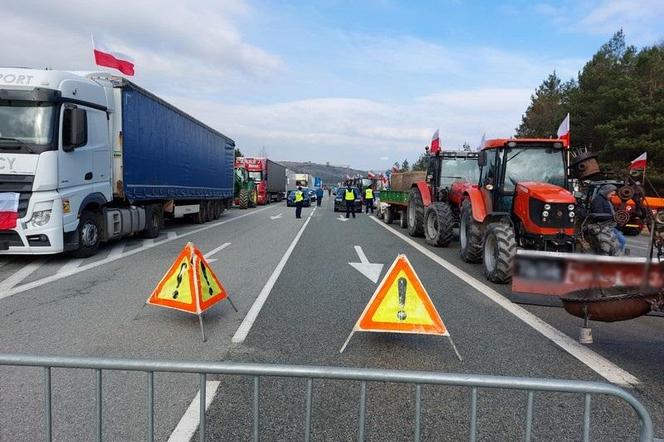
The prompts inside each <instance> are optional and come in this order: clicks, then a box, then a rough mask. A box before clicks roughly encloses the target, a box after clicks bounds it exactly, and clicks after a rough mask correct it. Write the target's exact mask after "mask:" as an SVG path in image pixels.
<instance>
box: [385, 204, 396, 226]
mask: <svg viewBox="0 0 664 442" xmlns="http://www.w3.org/2000/svg"><path fill="white" fill-rule="evenodd" d="M392 221H394V209H393V208H392V207H386V208H385V210H384V211H383V222H384V223H385V224H392Z"/></svg>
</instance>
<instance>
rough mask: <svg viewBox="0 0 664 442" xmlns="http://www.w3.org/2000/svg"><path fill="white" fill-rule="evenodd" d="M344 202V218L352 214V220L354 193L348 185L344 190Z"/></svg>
mask: <svg viewBox="0 0 664 442" xmlns="http://www.w3.org/2000/svg"><path fill="white" fill-rule="evenodd" d="M344 201H346V218H348V217H349V214H351V213H352V214H353V218H355V191H354V190H353V188H352V187H350V184H349V185H348V186H346V189H345V190H344Z"/></svg>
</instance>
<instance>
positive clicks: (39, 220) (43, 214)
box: [29, 209, 51, 227]
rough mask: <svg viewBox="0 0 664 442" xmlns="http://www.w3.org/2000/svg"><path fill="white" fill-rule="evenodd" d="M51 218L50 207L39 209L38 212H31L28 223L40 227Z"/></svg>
mask: <svg viewBox="0 0 664 442" xmlns="http://www.w3.org/2000/svg"><path fill="white" fill-rule="evenodd" d="M50 220H51V209H49V210H40V211H39V212H33V214H32V219H30V222H29V224H31V225H32V226H33V227H41V226H44V225H46V224H48V222H49V221H50Z"/></svg>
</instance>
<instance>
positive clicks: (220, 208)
mask: <svg viewBox="0 0 664 442" xmlns="http://www.w3.org/2000/svg"><path fill="white" fill-rule="evenodd" d="M222 213H224V205H223V203H222V202H221V200H214V219H219V218H221V214H222Z"/></svg>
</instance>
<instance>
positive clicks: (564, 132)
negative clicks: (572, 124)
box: [558, 113, 569, 147]
mask: <svg viewBox="0 0 664 442" xmlns="http://www.w3.org/2000/svg"><path fill="white" fill-rule="evenodd" d="M558 138H560V139H561V140H563V146H565V147H569V113H568V114H567V116H566V117H565V119H564V120H563V122H562V123H560V126H559V127H558Z"/></svg>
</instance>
